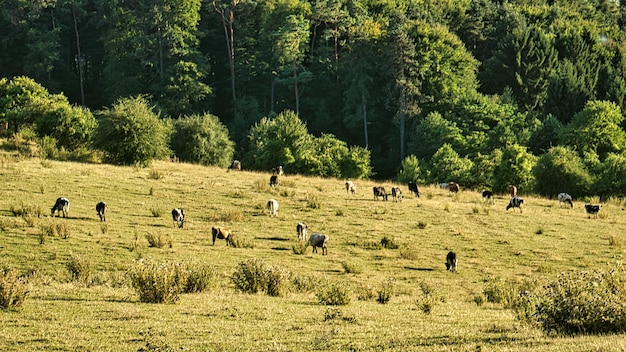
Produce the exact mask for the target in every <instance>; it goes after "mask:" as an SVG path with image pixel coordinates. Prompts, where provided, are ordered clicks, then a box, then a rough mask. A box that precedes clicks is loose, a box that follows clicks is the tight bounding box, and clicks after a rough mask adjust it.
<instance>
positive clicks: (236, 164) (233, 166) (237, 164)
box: [228, 160, 241, 171]
mask: <svg viewBox="0 0 626 352" xmlns="http://www.w3.org/2000/svg"><path fill="white" fill-rule="evenodd" d="M230 170H233V171H241V161H239V160H233V162H232V163H230V166H229V167H228V171H230Z"/></svg>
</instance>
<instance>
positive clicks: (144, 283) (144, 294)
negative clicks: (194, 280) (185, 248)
mask: <svg viewBox="0 0 626 352" xmlns="http://www.w3.org/2000/svg"><path fill="white" fill-rule="evenodd" d="M128 274H129V276H130V281H131V283H132V286H133V288H134V289H135V291H136V292H137V294H138V295H139V301H140V302H144V303H174V302H176V301H178V299H179V298H180V294H181V293H182V292H183V291H184V289H185V287H186V285H187V277H186V271H185V270H184V268H183V266H182V265H181V264H180V263H176V262H163V263H157V262H155V261H153V260H151V259H139V260H137V261H135V262H134V263H133V266H132V267H131V268H130V270H129V273H128Z"/></svg>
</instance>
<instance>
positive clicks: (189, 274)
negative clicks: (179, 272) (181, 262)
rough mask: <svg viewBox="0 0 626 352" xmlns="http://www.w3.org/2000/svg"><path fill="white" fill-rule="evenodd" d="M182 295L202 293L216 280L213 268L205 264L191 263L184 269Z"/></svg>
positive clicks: (215, 272)
mask: <svg viewBox="0 0 626 352" xmlns="http://www.w3.org/2000/svg"><path fill="white" fill-rule="evenodd" d="M185 271H186V275H185V277H186V281H185V287H184V289H183V292H184V293H196V292H204V291H205V290H206V289H207V288H209V287H210V286H211V285H212V284H213V283H214V282H215V280H216V279H217V271H216V270H215V267H214V266H213V265H211V264H207V263H191V264H187V266H186V267H185Z"/></svg>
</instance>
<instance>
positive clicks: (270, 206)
mask: <svg viewBox="0 0 626 352" xmlns="http://www.w3.org/2000/svg"><path fill="white" fill-rule="evenodd" d="M267 210H269V212H270V216H278V201H277V200H276V199H270V200H268V201H267Z"/></svg>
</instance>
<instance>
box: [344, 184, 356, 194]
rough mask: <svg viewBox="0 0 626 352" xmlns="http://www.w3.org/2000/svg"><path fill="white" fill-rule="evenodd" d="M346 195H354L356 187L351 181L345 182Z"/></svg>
mask: <svg viewBox="0 0 626 352" xmlns="http://www.w3.org/2000/svg"><path fill="white" fill-rule="evenodd" d="M346 193H352V194H355V193H356V185H355V184H354V182H352V181H346Z"/></svg>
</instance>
